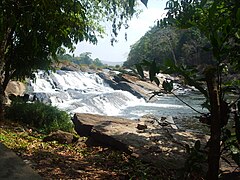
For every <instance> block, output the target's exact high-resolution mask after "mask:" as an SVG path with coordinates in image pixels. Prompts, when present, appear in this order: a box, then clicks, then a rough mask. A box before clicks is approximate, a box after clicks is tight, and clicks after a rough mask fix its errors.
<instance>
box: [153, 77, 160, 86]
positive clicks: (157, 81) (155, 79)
mask: <svg viewBox="0 0 240 180" xmlns="http://www.w3.org/2000/svg"><path fill="white" fill-rule="evenodd" d="M153 80H154V82H155V83H156V84H157V85H158V86H159V85H160V81H159V79H158V78H157V77H156V76H155V77H154V78H153Z"/></svg>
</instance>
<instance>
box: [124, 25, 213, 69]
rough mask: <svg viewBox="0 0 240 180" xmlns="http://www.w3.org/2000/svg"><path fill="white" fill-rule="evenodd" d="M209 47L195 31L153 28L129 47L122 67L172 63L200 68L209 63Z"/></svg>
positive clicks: (210, 54) (210, 58) (205, 40)
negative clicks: (149, 62)
mask: <svg viewBox="0 0 240 180" xmlns="http://www.w3.org/2000/svg"><path fill="white" fill-rule="evenodd" d="M212 58H213V56H212V52H211V47H210V44H209V42H208V41H207V39H206V38H205V37H204V36H203V35H202V34H201V33H200V32H199V31H198V30H196V29H176V28H174V27H167V28H159V27H157V26H154V27H152V28H151V29H150V30H149V31H148V32H147V33H146V34H145V35H144V36H142V37H141V39H140V40H139V41H137V42H136V43H135V44H134V45H132V46H131V50H130V53H129V55H128V59H127V61H125V62H124V66H125V67H131V66H133V65H134V64H137V63H141V62H142V61H143V60H146V61H153V60H155V61H156V62H157V63H158V64H161V63H163V62H164V60H167V59H172V60H174V61H175V63H177V64H186V65H199V64H209V63H210V62H212Z"/></svg>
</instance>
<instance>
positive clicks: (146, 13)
mask: <svg viewBox="0 0 240 180" xmlns="http://www.w3.org/2000/svg"><path fill="white" fill-rule="evenodd" d="M166 1H167V0H149V1H148V7H147V8H146V7H145V6H144V5H143V4H142V3H141V4H140V6H139V9H142V10H143V12H142V13H141V14H140V15H139V17H138V18H136V17H134V18H132V20H131V21H129V26H130V27H129V28H128V29H127V30H125V29H124V28H122V29H121V31H120V32H119V35H118V37H117V40H118V42H117V43H114V46H111V43H110V39H111V35H110V32H111V25H109V26H108V27H106V33H109V35H107V36H104V38H103V39H98V43H97V45H93V44H89V43H88V42H81V43H79V44H77V45H76V50H75V51H74V53H73V54H74V55H75V56H79V55H80V54H81V53H83V52H91V53H92V55H91V58H92V59H95V58H99V59H100V60H102V61H105V62H124V61H126V60H127V56H128V53H129V51H130V46H131V45H133V44H134V43H135V42H137V41H138V40H139V39H140V38H141V37H142V36H143V35H144V34H145V33H146V32H147V31H148V30H149V29H150V27H152V26H154V24H156V20H158V19H161V18H163V17H164V8H165V6H166ZM125 33H127V41H126V40H125Z"/></svg>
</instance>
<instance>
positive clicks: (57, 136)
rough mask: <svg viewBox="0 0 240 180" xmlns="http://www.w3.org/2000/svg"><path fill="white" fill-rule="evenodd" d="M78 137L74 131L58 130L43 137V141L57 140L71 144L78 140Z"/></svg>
mask: <svg viewBox="0 0 240 180" xmlns="http://www.w3.org/2000/svg"><path fill="white" fill-rule="evenodd" d="M77 139H78V138H77V137H76V136H74V135H73V134H72V133H69V132H64V131H61V130H58V131H56V132H52V133H51V134H49V135H48V136H46V137H44V138H43V142H48V141H57V142H58V143H60V144H71V143H74V142H76V141H77Z"/></svg>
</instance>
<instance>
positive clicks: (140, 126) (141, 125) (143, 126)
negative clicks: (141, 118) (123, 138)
mask: <svg viewBox="0 0 240 180" xmlns="http://www.w3.org/2000/svg"><path fill="white" fill-rule="evenodd" d="M137 129H138V130H144V129H147V125H145V124H138V125H137Z"/></svg>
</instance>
